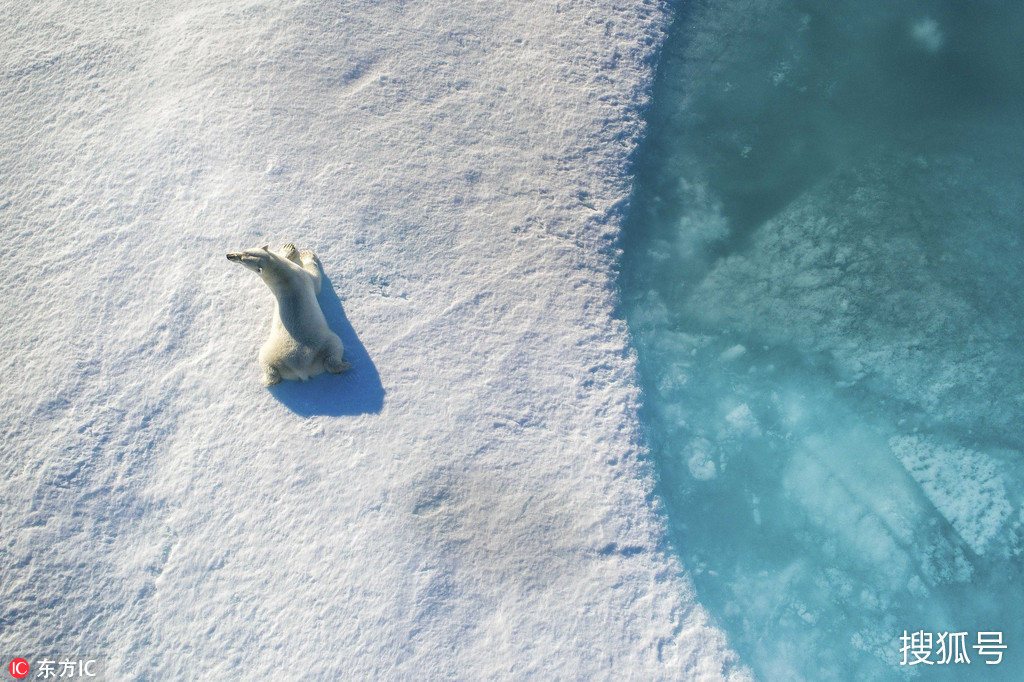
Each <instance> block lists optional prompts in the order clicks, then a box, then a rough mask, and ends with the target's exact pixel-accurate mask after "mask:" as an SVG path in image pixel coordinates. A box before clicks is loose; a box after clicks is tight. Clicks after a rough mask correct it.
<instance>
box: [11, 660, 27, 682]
mask: <svg viewBox="0 0 1024 682" xmlns="http://www.w3.org/2000/svg"><path fill="white" fill-rule="evenodd" d="M7 669H8V670H10V671H11V675H13V676H14V677H16V678H18V679H19V680H20V679H21V678H23V677H26V676H27V675H28V661H26V660H25V659H24V658H16V659H14V660H13V661H11V664H10V665H8V666H7Z"/></svg>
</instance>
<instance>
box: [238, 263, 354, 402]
mask: <svg viewBox="0 0 1024 682" xmlns="http://www.w3.org/2000/svg"><path fill="white" fill-rule="evenodd" d="M228 260H229V261H233V262H235V263H241V264H242V265H244V266H245V267H247V268H249V269H250V270H253V271H254V272H256V273H258V274H259V276H260V277H262V278H263V281H264V282H265V283H266V285H267V286H268V287H270V291H271V292H272V293H273V294H274V320H273V322H272V323H271V327H270V337H269V338H268V339H267V341H266V343H264V344H263V347H262V348H260V354H259V362H260V366H261V367H262V368H263V383H264V385H266V386H273V385H274V384H277V383H280V382H281V380H282V379H300V380H302V381H305V380H306V379H309V378H310V377H312V376H316V375H317V374H320V373H321V372H323V371H325V370H326V371H328V372H330V373H331V374H341V373H342V372H344V371H345V370H346V369H348V368H349V367H351V365H350V364H349V363H347V362H345V361H344V360H342V354H343V353H344V348H343V347H342V345H341V339H340V338H338V335H337V334H335V333H334V332H332V331H331V329H330V328H329V327H328V326H327V320H326V319H324V313H323V311H322V310H321V309H320V303H318V302H317V300H316V297H317V296H318V295H319V294H320V259H319V258H317V257H316V254H315V253H313V252H312V251H303V252H302V253H299V250H298V249H296V248H295V245H294V244H285V245H284V247H282V248H281V250H280V252H278V253H275V252H273V251H271V250H270V249H269V248H267V247H266V246H264V247H263V248H261V249H247V250H245V251H242V252H241V253H229V254H228Z"/></svg>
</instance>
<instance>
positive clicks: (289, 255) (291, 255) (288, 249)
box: [280, 244, 302, 265]
mask: <svg viewBox="0 0 1024 682" xmlns="http://www.w3.org/2000/svg"><path fill="white" fill-rule="evenodd" d="M280 255H281V257H282V258H285V259H287V260H290V261H291V262H293V263H295V264H296V265H302V263H300V262H299V250H298V249H297V248H295V244H285V245H284V246H282V247H281V252H280Z"/></svg>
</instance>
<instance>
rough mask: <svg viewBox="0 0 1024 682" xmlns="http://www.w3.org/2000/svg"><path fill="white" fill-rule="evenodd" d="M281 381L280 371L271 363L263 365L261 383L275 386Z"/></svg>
mask: <svg viewBox="0 0 1024 682" xmlns="http://www.w3.org/2000/svg"><path fill="white" fill-rule="evenodd" d="M279 383H281V372H280V371H278V369H277V367H274V366H273V365H263V385H264V386H275V385H277V384H279Z"/></svg>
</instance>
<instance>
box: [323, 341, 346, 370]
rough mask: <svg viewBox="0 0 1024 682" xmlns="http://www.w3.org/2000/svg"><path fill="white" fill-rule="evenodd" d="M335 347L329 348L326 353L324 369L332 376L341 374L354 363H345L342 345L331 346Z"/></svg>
mask: <svg viewBox="0 0 1024 682" xmlns="http://www.w3.org/2000/svg"><path fill="white" fill-rule="evenodd" d="M331 345H332V346H333V347H328V348H327V350H326V351H324V369H326V370H327V371H328V372H330V373H331V374H341V373H342V372H344V371H345V370H347V369H348V368H349V367H351V366H352V363H350V362H345V360H344V359H343V357H342V356H343V354H344V350H343V349H342V348H341V344H340V343H339V344H331Z"/></svg>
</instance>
